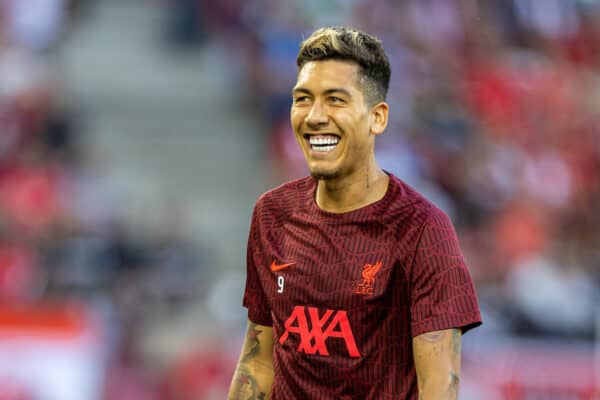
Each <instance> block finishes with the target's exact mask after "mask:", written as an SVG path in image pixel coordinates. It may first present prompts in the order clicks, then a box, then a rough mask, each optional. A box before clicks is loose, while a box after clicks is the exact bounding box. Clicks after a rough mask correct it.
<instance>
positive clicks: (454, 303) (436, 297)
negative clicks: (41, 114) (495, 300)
mask: <svg viewBox="0 0 600 400" xmlns="http://www.w3.org/2000/svg"><path fill="white" fill-rule="evenodd" d="M410 285H411V295H410V297H411V333H412V336H413V337H414V336H417V335H420V334H422V333H425V332H430V331H436V330H442V329H451V328H461V329H462V331H463V333H464V332H466V331H468V330H469V329H471V328H474V327H476V326H479V325H481V315H480V312H479V305H478V304H477V296H476V294H475V287H474V285H473V280H472V279H471V275H470V274H469V270H468V268H467V265H466V263H465V260H464V257H463V255H462V253H461V251H460V246H459V244H458V238H457V236H456V232H455V230H454V227H453V226H452V222H451V221H450V218H448V216H447V215H446V214H444V213H443V212H442V211H440V210H437V209H435V210H434V211H433V213H432V214H431V215H430V216H429V217H428V219H427V221H426V222H425V225H424V227H423V230H422V233H421V237H420V239H419V243H418V245H417V249H416V254H415V258H414V264H413V267H412V269H411V276H410Z"/></svg>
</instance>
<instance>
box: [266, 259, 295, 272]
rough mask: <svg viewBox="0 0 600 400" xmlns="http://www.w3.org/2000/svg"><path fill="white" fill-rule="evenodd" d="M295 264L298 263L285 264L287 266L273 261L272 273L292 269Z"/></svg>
mask: <svg viewBox="0 0 600 400" xmlns="http://www.w3.org/2000/svg"><path fill="white" fill-rule="evenodd" d="M294 264H296V263H295V262H291V263H285V264H277V263H276V262H275V260H273V262H272V263H271V271H273V272H277V271H281V270H282V269H286V268H287V267H291V266H292V265H294Z"/></svg>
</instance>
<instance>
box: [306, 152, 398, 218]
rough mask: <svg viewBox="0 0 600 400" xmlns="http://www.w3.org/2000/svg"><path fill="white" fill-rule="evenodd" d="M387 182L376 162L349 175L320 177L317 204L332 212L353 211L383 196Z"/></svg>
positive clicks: (386, 177) (386, 176)
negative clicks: (335, 177) (328, 177)
mask: <svg viewBox="0 0 600 400" xmlns="http://www.w3.org/2000/svg"><path fill="white" fill-rule="evenodd" d="M388 183H389V177H388V175H387V174H386V173H385V172H384V171H383V170H382V169H381V168H379V166H378V165H377V164H376V163H374V164H373V165H372V166H370V167H367V168H364V169H360V170H357V171H355V172H354V173H353V174H352V175H350V176H346V177H343V178H338V179H320V180H319V182H318V185H317V193H316V201H317V205H318V206H319V208H320V209H322V210H324V211H328V212H333V213H343V212H348V211H353V210H356V209H358V208H361V207H364V206H366V205H369V204H371V203H374V202H376V201H378V200H380V199H381V198H383V196H385V193H386V191H387V187H388Z"/></svg>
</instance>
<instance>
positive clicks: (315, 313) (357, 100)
mask: <svg viewBox="0 0 600 400" xmlns="http://www.w3.org/2000/svg"><path fill="white" fill-rule="evenodd" d="M297 64H298V76H297V82H296V85H295V86H294V88H293V91H292V97H293V104H292V109H291V123H292V127H293V129H294V134H295V136H296V139H297V141H298V143H299V145H300V147H301V149H302V151H303V153H304V156H305V158H306V162H307V164H308V168H309V170H310V175H311V176H309V177H306V178H303V179H299V180H296V181H293V182H289V183H287V184H285V185H282V186H280V187H278V188H276V189H274V190H272V191H269V192H267V193H265V194H264V195H263V196H261V198H260V199H259V200H258V202H257V204H256V206H255V209H254V213H253V216H252V223H251V227H250V235H249V239H248V254H247V281H246V290H245V293H244V305H245V306H246V307H247V308H248V330H247V333H246V337H245V340H244V344H243V348H242V352H241V356H240V361H239V363H238V366H237V368H236V371H235V374H234V377H233V380H232V384H231V387H230V391H229V399H235V400H237V399H267V398H272V399H285V400H289V399H384V398H386V399H411V400H413V399H414V400H416V399H419V400H421V399H425V400H430V399H456V398H457V396H458V383H459V377H460V354H461V337H462V334H463V333H464V332H466V331H467V330H469V329H471V328H473V327H475V326H477V325H479V324H481V317H480V313H479V308H478V305H477V299H476V296H475V290H474V287H473V283H472V280H471V277H470V275H469V272H468V269H467V266H466V264H465V262H464V259H463V257H462V254H461V252H460V248H459V246H458V241H457V238H456V234H455V232H454V229H453V227H452V223H451V222H450V220H449V219H448V217H447V216H446V215H445V214H444V213H443V212H442V211H440V210H439V209H438V208H436V207H435V206H434V205H433V204H431V203H430V202H429V201H427V200H426V199H425V198H423V197H422V196H421V195H419V194H418V193H417V192H415V191H414V190H413V189H412V188H410V187H409V186H407V185H406V184H405V183H403V182H402V181H401V180H400V179H398V178H397V177H395V176H393V175H391V174H389V173H387V172H385V171H383V170H382V169H381V168H380V167H379V165H378V164H377V161H376V159H375V139H376V137H377V136H378V135H380V134H382V133H383V132H384V130H385V128H386V126H387V122H388V113H389V106H388V104H387V103H386V102H385V97H386V93H387V89H388V85H389V80H390V66H389V61H388V59H387V56H386V55H385V52H384V50H383V47H382V45H381V42H380V41H379V40H378V39H377V38H375V37H373V36H371V35H369V34H366V33H364V32H360V31H356V30H354V29H350V28H324V29H319V30H317V31H316V32H314V33H313V34H312V35H311V36H310V37H309V38H308V39H306V40H305V41H304V42H303V43H302V45H301V48H300V52H299V54H298V59H297Z"/></svg>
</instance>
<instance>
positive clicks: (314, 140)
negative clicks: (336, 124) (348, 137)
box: [308, 135, 340, 153]
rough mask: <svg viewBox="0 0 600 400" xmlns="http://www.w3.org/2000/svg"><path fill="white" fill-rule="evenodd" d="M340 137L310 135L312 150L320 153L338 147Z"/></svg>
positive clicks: (309, 140)
mask: <svg viewBox="0 0 600 400" xmlns="http://www.w3.org/2000/svg"><path fill="white" fill-rule="evenodd" d="M339 142H340V138H339V137H337V136H335V135H318V136H316V135H315V136H308V143H309V144H310V148H311V150H313V151H315V152H319V153H327V152H330V151H332V150H333V149H335V148H336V146H337V145H338V143H339Z"/></svg>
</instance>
